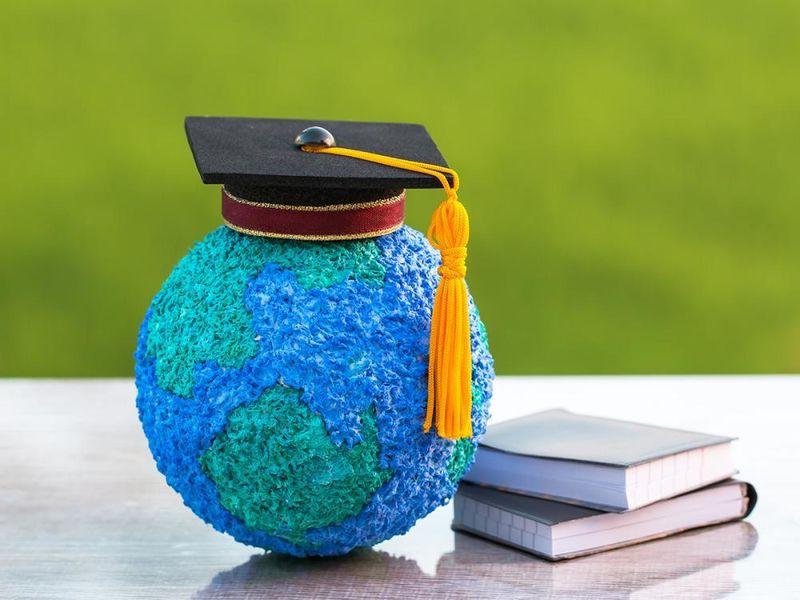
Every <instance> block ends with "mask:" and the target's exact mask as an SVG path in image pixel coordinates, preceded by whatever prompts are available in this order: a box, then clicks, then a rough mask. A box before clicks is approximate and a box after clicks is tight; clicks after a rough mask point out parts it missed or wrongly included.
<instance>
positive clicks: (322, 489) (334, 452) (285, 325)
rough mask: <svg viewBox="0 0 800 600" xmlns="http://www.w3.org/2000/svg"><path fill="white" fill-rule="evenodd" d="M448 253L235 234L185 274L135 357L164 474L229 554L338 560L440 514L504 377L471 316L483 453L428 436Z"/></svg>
mask: <svg viewBox="0 0 800 600" xmlns="http://www.w3.org/2000/svg"><path fill="white" fill-rule="evenodd" d="M438 265H439V256H438V253H437V252H436V251H435V250H433V248H431V246H430V245H429V244H428V242H427V240H426V239H425V237H424V236H423V235H422V234H420V233H419V232H417V231H415V230H413V229H411V228H409V227H406V226H404V227H402V228H401V229H399V230H398V231H396V232H394V233H391V234H389V235H385V236H383V237H379V238H374V239H367V240H352V241H342V242H309V241H295V240H283V239H273V238H263V237H255V236H249V235H244V234H241V233H237V232H235V231H233V230H231V229H229V228H227V227H220V228H219V229H217V230H215V231H213V232H211V233H210V234H209V235H208V236H206V238H205V239H204V240H202V241H201V242H199V243H198V244H196V245H195V246H194V247H193V248H192V249H191V250H190V252H189V253H188V254H187V255H186V256H185V257H184V258H183V259H182V260H181V261H180V262H179V263H178V265H177V266H176V267H175V269H174V270H173V272H172V273H171V274H170V276H169V278H168V279H167V280H166V282H165V283H164V285H163V287H162V289H161V290H160V292H159V293H158V294H157V295H156V297H155V298H154V300H153V302H152V304H151V306H150V308H149V310H148V311H147V314H146V316H145V319H144V322H143V323H142V326H141V329H140V332H139V338H138V345H137V349H136V354H135V357H136V385H137V388H138V395H137V407H138V410H139V416H140V418H141V422H142V426H143V429H144V432H145V435H146V436H147V439H148V442H149V446H150V450H151V452H152V454H153V457H154V458H155V461H156V464H157V466H158V469H159V470H160V471H161V472H162V473H163V474H164V476H165V477H166V480H167V482H168V484H169V485H170V486H172V488H174V489H175V490H176V491H177V492H178V493H179V494H180V495H181V496H182V498H183V501H184V503H185V504H186V505H187V506H188V507H189V508H190V509H191V510H192V511H194V512H195V513H196V514H197V515H198V516H199V517H200V518H202V519H203V520H205V521H206V522H207V523H209V524H210V525H212V526H213V527H214V528H216V529H218V530H219V531H222V532H225V533H228V534H230V535H231V536H233V537H234V538H235V539H236V540H238V541H240V542H242V543H245V544H249V545H252V546H258V547H261V548H264V549H267V550H272V551H275V552H280V553H288V554H292V555H296V556H307V555H319V556H324V555H337V554H344V553H346V552H348V551H350V550H351V549H353V548H356V547H360V546H371V545H374V544H376V543H378V542H380V541H382V540H385V539H388V538H390V537H392V536H394V535H397V534H401V533H404V532H405V531H407V530H408V529H409V528H410V527H411V526H412V525H413V524H414V523H415V522H416V521H417V520H418V519H419V518H421V517H423V516H424V515H426V514H428V513H429V512H430V511H432V510H433V509H435V508H436V507H438V506H440V505H442V504H444V503H446V502H447V501H448V500H449V499H450V498H451V496H452V494H453V493H454V491H455V486H456V484H457V482H458V480H459V479H460V478H461V476H462V475H463V474H464V472H465V471H466V470H467V469H468V467H469V466H470V464H471V462H472V460H473V455H474V452H475V448H476V437H477V436H479V435H480V434H481V433H483V431H484V429H485V423H486V419H487V415H488V405H489V400H490V397H491V391H492V380H493V377H494V372H493V363H492V358H491V356H490V354H489V349H488V346H487V340H486V330H485V328H484V326H483V324H482V323H481V321H480V318H479V315H478V311H477V309H476V307H475V305H474V303H473V302H472V299H471V298H470V299H469V302H470V309H469V310H470V321H471V346H472V361H473V371H472V373H473V374H472V413H471V418H472V425H473V433H474V436H475V437H473V438H464V439H460V440H456V441H453V440H448V439H444V438H442V437H440V436H439V435H437V434H436V433H435V431H434V430H431V431H430V432H428V433H425V432H423V421H424V418H425V409H426V403H427V364H428V343H429V340H428V336H429V331H430V316H431V308H432V304H433V297H434V291H435V288H436V284H437V281H438V275H437V273H436V269H437V267H438Z"/></svg>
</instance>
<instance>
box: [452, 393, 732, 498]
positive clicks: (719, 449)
mask: <svg viewBox="0 0 800 600" xmlns="http://www.w3.org/2000/svg"><path fill="white" fill-rule="evenodd" d="M732 441H733V438H730V437H723V436H718V435H709V434H705V433H697V432H693V431H683V430H680V429H670V428H666V427H656V426H653V425H643V424H641V423H633V422H629V421H619V420H615V419H606V418H602V417H592V416H587V415H579V414H575V413H571V412H568V411H566V410H561V409H557V410H548V411H544V412H539V413H534V414H532V415H528V416H525V417H521V418H518V419H512V420H510V421H505V422H503V423H498V424H496V425H491V426H489V428H488V430H487V432H486V435H484V437H483V439H482V440H481V443H480V446H479V447H478V451H477V453H476V456H475V463H474V465H473V466H472V468H471V469H470V470H469V471H468V473H467V474H466V475H465V477H464V479H465V480H466V481H469V482H472V483H477V484H481V485H486V486H490V487H494V488H499V489H505V490H509V491H513V492H517V493H520V494H527V495H531V496H537V497H541V498H549V499H555V500H559V501H561V502H567V503H573V504H579V505H581V506H588V507H591V508H598V509H601V510H606V511H614V512H623V511H626V510H633V509H636V508H641V507H643V506H647V505H648V504H652V503H654V502H658V501H659V500H663V499H665V498H671V497H673V496H677V495H679V494H683V493H685V492H688V491H691V490H694V489H698V488H701V487H704V486H707V485H709V484H711V483H714V482H716V481H722V480H724V479H727V478H729V477H731V476H733V475H735V474H736V469H735V467H734V465H733V457H732V454H731V442H732Z"/></svg>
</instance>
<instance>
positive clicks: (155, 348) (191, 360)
mask: <svg viewBox="0 0 800 600" xmlns="http://www.w3.org/2000/svg"><path fill="white" fill-rule="evenodd" d="M380 257H381V252H380V249H379V248H378V246H377V245H376V244H375V242H374V240H354V241H347V242H323V243H313V242H297V241H293V240H279V239H267V238H260V237H255V236H249V235H243V234H240V233H237V232H235V231H232V230H231V229H229V228H227V227H220V228H218V229H216V230H215V231H212V232H211V233H210V234H208V236H206V238H205V239H204V240H203V241H202V242H200V243H199V244H196V245H195V246H194V248H192V250H191V251H190V252H189V254H187V255H186V257H185V258H184V259H183V260H181V262H180V263H178V265H177V266H176V267H175V269H174V270H173V271H172V273H171V274H170V276H169V278H168V279H167V281H166V282H165V283H164V286H163V288H162V289H161V291H160V292H159V294H158V295H157V296H156V298H155V300H154V301H153V305H152V307H151V309H150V319H149V321H148V325H147V330H148V333H147V355H148V356H153V357H155V362H156V378H157V380H158V384H159V386H160V387H161V388H162V389H164V390H167V391H171V392H173V393H175V394H178V395H179V396H183V397H186V398H188V397H191V395H192V388H193V386H194V368H195V365H196V364H197V363H200V362H204V361H208V360H213V361H216V362H217V363H219V365H220V366H222V367H234V368H240V367H241V366H242V365H243V364H244V362H245V361H246V360H247V359H248V358H253V357H254V356H255V355H256V354H257V352H258V342H257V341H256V340H255V335H254V333H253V330H252V326H251V322H252V314H251V313H250V311H249V310H248V309H247V307H246V306H245V304H244V292H245V289H246V287H247V285H248V283H249V282H250V281H251V280H252V279H253V278H254V277H256V276H257V275H258V274H259V273H260V272H261V270H262V269H263V268H264V266H265V265H267V264H268V263H274V264H277V265H278V266H280V267H283V268H284V269H287V270H289V271H291V272H293V273H294V274H295V276H296V277H297V281H298V283H299V284H300V285H302V286H303V287H305V288H306V289H323V288H327V287H330V286H332V285H336V284H338V283H341V282H343V281H346V280H348V279H357V280H359V281H362V282H364V283H366V284H368V285H371V286H375V287H381V286H382V285H383V282H384V278H385V275H386V270H385V267H384V266H383V265H382V264H381V262H380V260H379V259H380Z"/></svg>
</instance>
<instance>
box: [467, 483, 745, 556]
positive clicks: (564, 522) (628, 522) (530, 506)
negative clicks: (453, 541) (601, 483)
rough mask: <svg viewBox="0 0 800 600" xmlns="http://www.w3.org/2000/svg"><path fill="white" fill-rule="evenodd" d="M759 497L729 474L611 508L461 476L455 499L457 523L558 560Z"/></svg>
mask: <svg viewBox="0 0 800 600" xmlns="http://www.w3.org/2000/svg"><path fill="white" fill-rule="evenodd" d="M756 500H757V495H756V491H755V488H753V486H752V485H750V484H749V483H746V482H743V481H738V480H735V479H728V480H726V481H723V482H719V483H716V484H713V485H710V486H708V487H705V488H702V489H700V490H695V491H693V492H689V493H686V494H683V495H681V496H677V497H675V498H670V499H668V500H662V501H661V502H657V503H655V504H651V505H649V506H646V507H644V508H639V509H637V510H632V511H628V512H624V513H611V512H603V511H599V510H595V509H591V508H586V507H582V506H576V505H572V504H564V503H562V502H556V501H553V500H544V499H542V498H535V497H532V496H524V495H521V494H514V493H511V492H505V491H502V490H497V489H492V488H487V487H483V486H479V485H475V484H470V483H463V482H462V483H461V485H460V486H459V488H458V491H457V492H456V495H455V499H454V512H455V516H454V520H453V529H456V530H461V531H466V532H469V533H473V534H476V535H480V536H482V537H485V538H487V539H490V540H494V541H497V542H501V543H503V544H506V545H509V546H513V547H515V548H518V549H520V550H524V551H526V552H530V553H532V554H535V555H537V556H541V557H543V558H546V559H548V560H553V561H555V560H562V559H565V558H574V557H576V556H583V555H586V554H593V553H595V552H601V551H604V550H610V549H612V548H619V547H622V546H628V545H631V544H636V543H640V542H644V541H648V540H653V539H657V538H661V537H666V536H668V535H672V534H674V533H678V532H681V531H686V530H689V529H695V528H697V527H704V526H707V525H714V524H717V523H725V522H727V521H733V520H736V519H742V518H744V517H746V516H747V515H749V514H750V512H751V511H752V510H753V507H754V506H755V503H756Z"/></svg>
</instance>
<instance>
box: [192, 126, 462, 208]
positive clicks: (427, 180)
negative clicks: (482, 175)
mask: <svg viewBox="0 0 800 600" xmlns="http://www.w3.org/2000/svg"><path fill="white" fill-rule="evenodd" d="M313 126H320V127H324V128H325V129H327V130H328V131H330V132H331V134H333V136H334V138H335V139H336V145H337V146H341V147H347V148H358V149H359V150H365V151H369V152H374V153H378V154H384V155H388V156H399V157H403V158H405V159H407V160H413V161H418V162H424V163H430V164H434V165H438V166H441V167H446V166H447V162H446V161H445V160H444V157H442V155H441V153H440V152H439V149H438V148H437V147H436V144H435V143H434V142H433V140H432V139H431V137H430V135H428V132H427V131H426V129H425V127H423V126H422V125H416V124H412V123H364V122H356V121H325V120H321V121H307V120H298V119H253V118H237V117H187V118H186V135H187V136H188V138H189V145H190V146H191V148H192V153H193V154H194V160H195V163H196V164H197V170H198V171H199V172H200V177H201V179H202V180H203V182H204V183H221V184H224V185H225V186H226V187H227V188H228V189H239V190H242V189H243V188H244V189H252V188H262V189H263V188H292V189H296V190H304V191H306V192H311V191H318V192H320V191H322V192H324V191H327V190H330V189H350V190H354V189H357V190H389V189H391V190H398V189H403V188H436V187H441V186H440V184H439V182H438V181H437V180H436V179H435V178H433V177H430V176H429V175H423V174H421V173H414V172H411V171H407V170H403V169H397V168H394V167H388V166H385V165H380V164H375V163H371V162H365V161H360V160H352V159H351V158H348V157H344V156H330V157H327V158H326V159H325V160H320V159H319V157H316V156H313V155H311V154H308V153H305V152H301V151H300V149H299V148H298V147H297V146H296V145H295V137H296V136H297V135H298V134H300V133H301V132H302V131H303V130H304V129H306V128H308V127H313Z"/></svg>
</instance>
